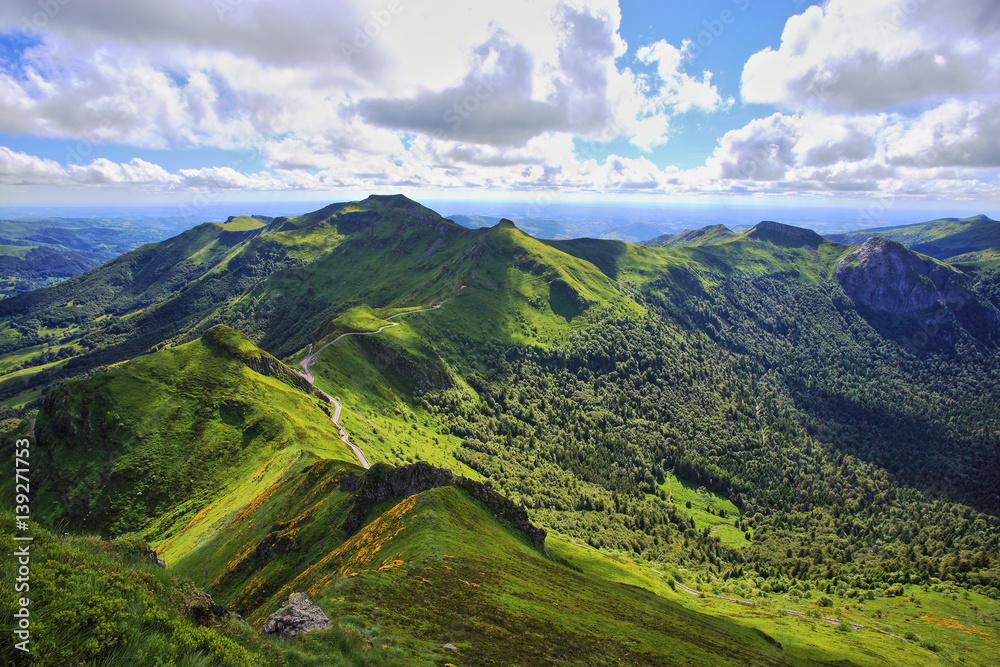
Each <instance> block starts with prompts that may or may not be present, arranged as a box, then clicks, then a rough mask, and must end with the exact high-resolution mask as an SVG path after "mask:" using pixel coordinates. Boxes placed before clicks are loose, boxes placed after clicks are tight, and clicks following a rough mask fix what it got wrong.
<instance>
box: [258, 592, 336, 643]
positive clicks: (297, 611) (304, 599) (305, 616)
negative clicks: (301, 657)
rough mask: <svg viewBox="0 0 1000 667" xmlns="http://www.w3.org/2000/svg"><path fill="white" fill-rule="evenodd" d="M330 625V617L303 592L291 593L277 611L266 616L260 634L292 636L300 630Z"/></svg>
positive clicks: (266, 636) (263, 635) (266, 635)
mask: <svg viewBox="0 0 1000 667" xmlns="http://www.w3.org/2000/svg"><path fill="white" fill-rule="evenodd" d="M328 627H330V619H329V618H327V617H326V614H324V613H323V610H322V609H320V608H319V607H317V606H316V605H315V604H313V601H312V600H310V599H309V597H308V596H307V595H306V594H305V593H292V594H291V595H289V596H288V599H287V600H285V603H284V604H282V605H281V608H280V609H278V611H276V612H274V613H273V614H271V615H270V616H268V617H267V621H266V622H265V623H264V627H263V628H262V629H261V631H260V634H261V636H262V637H264V638H265V639H267V638H268V637H294V636H295V635H297V634H298V633H300V632H308V631H309V630H323V629H324V628H328Z"/></svg>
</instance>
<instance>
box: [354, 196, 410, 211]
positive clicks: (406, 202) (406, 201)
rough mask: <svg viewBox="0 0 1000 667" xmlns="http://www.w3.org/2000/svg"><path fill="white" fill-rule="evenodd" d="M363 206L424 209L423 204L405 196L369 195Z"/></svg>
mask: <svg viewBox="0 0 1000 667" xmlns="http://www.w3.org/2000/svg"><path fill="white" fill-rule="evenodd" d="M361 203H362V204H382V205H383V206H391V207H393V208H420V209H422V208H424V207H423V206H422V205H421V204H418V203H417V202H415V201H413V200H412V199H410V198H409V197H407V196H406V195H403V194H395V195H368V197H367V198H365V199H364V200H362V201H361Z"/></svg>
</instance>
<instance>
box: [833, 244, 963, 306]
mask: <svg viewBox="0 0 1000 667" xmlns="http://www.w3.org/2000/svg"><path fill="white" fill-rule="evenodd" d="M836 275H837V281H838V282H839V283H840V284H841V286H842V287H843V288H844V291H845V292H847V293H848V294H849V295H850V297H851V298H852V299H854V300H855V301H860V302H861V303H863V304H865V305H866V306H870V307H872V308H874V309H876V310H881V311H883V312H886V313H898V314H910V313H915V312H918V311H922V310H928V309H931V308H934V307H936V306H937V305H939V304H940V305H945V306H947V305H954V306H960V305H964V304H966V303H968V302H969V301H970V300H971V299H972V295H971V292H970V288H971V286H972V281H971V280H970V279H969V278H968V276H966V275H965V274H963V273H960V272H959V271H957V270H955V269H953V268H951V267H949V266H946V265H944V264H940V263H938V262H935V261H934V260H932V259H929V258H925V257H921V256H920V255H918V254H916V253H914V252H912V251H910V250H908V249H907V248H906V247H905V246H903V244H901V243H897V242H896V241H890V240H889V239H884V238H882V237H879V236H873V237H872V238H870V239H868V240H867V241H865V242H864V244H863V245H862V246H861V247H860V248H858V249H857V250H854V251H853V252H850V253H848V254H846V255H844V256H843V257H842V258H841V259H840V261H839V262H837V271H836Z"/></svg>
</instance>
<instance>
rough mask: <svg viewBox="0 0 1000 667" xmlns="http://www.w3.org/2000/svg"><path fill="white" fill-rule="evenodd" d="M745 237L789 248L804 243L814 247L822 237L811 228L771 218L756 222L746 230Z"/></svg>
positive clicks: (820, 241) (797, 246) (821, 240)
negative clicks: (751, 227) (786, 223)
mask: <svg viewBox="0 0 1000 667" xmlns="http://www.w3.org/2000/svg"><path fill="white" fill-rule="evenodd" d="M747 237H748V238H751V239H757V240H760V241H770V242H771V243H773V244H774V245H777V246H782V247H791V248H800V247H802V246H804V245H808V246H813V247H816V246H818V245H819V244H821V243H822V242H823V237H822V236H820V235H819V234H817V233H816V232H814V231H813V230H811V229H806V228H804V227H795V226H793V225H785V224H782V223H780V222H774V221H772V220H762V221H760V222H758V223H757V224H756V225H754V228H753V229H751V230H750V231H749V232H747Z"/></svg>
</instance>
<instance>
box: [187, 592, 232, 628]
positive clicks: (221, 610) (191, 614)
mask: <svg viewBox="0 0 1000 667" xmlns="http://www.w3.org/2000/svg"><path fill="white" fill-rule="evenodd" d="M181 609H182V610H183V612H184V614H185V615H186V616H187V617H188V618H189V619H191V621H192V622H193V623H195V624H197V625H201V626H204V627H206V628H211V627H214V626H215V625H217V624H218V623H219V621H222V620H223V619H226V618H230V617H232V618H236V619H238V620H240V621H243V617H242V616H240V615H239V614H237V613H236V612H234V611H229V610H228V609H226V608H225V607H223V606H222V605H221V604H218V603H217V602H216V601H215V600H213V599H212V596H211V595H209V594H208V593H206V592H204V591H199V590H192V591H188V592H187V594H186V599H185V601H184V604H183V605H182V606H181ZM244 622H245V621H244Z"/></svg>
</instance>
